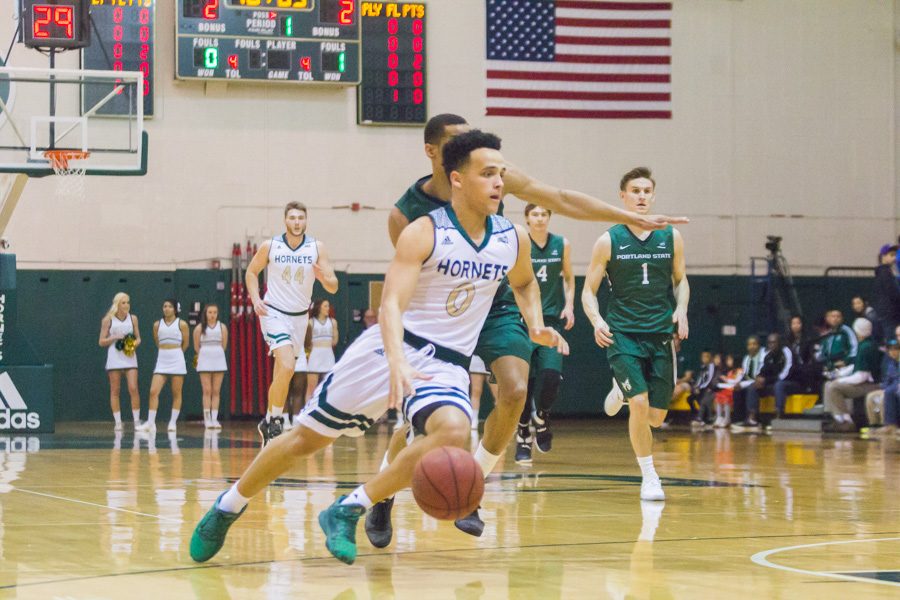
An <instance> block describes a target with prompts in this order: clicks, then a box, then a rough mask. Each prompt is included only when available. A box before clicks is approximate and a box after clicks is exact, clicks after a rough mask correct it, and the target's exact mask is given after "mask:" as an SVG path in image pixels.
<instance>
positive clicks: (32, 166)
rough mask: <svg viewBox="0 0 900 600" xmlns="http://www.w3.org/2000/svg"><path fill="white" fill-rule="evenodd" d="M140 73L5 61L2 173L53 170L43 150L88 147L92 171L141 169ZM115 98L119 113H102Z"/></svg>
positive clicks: (0, 112) (0, 94)
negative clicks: (11, 64)
mask: <svg viewBox="0 0 900 600" xmlns="http://www.w3.org/2000/svg"><path fill="white" fill-rule="evenodd" d="M143 77H144V76H143V74H142V73H141V72H139V71H92V70H81V69H40V68H22V67H0V173H22V174H25V175H28V176H29V177H44V176H46V175H52V174H53V173H54V171H53V168H52V166H51V164H50V161H49V160H48V158H47V156H46V155H45V152H47V151H48V150H62V149H69V150H77V151H84V152H88V153H89V156H88V157H87V158H85V159H84V160H83V161H81V166H82V167H83V168H84V169H85V171H86V174H87V175H120V176H129V175H131V176H134V175H144V174H145V173H146V172H147V133H146V132H145V131H144V115H143V107H144V103H143V91H144V81H143ZM110 105H116V106H117V107H118V109H119V110H117V112H118V113H119V114H120V116H116V117H109V116H101V115H100V114H99V113H100V112H101V111H102V109H103V108H104V107H108V106H110Z"/></svg>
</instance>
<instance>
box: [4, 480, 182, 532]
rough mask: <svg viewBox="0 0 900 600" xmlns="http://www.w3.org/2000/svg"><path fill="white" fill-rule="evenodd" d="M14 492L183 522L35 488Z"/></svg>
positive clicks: (161, 519) (178, 520)
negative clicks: (44, 491) (36, 490)
mask: <svg viewBox="0 0 900 600" xmlns="http://www.w3.org/2000/svg"><path fill="white" fill-rule="evenodd" d="M13 491H14V492H22V493H23V494H33V495H35V496H43V497H45V498H52V499H54V500H64V501H66V502H74V503H75V504H86V505H87V506H96V507H97V508H105V509H107V510H114V511H116V512H123V513H128V514H130V515H139V516H141V517H150V518H152V519H158V520H160V521H168V522H169V523H183V522H184V521H183V520H182V519H171V518H169V517H163V516H161V515H152V514H150V513H142V512H138V511H136V510H128V509H127V508H117V507H115V506H110V505H108V504H97V503H96V502H88V501H87V500H77V499H75V498H66V497H65V496H54V495H53V494H45V493H43V492H35V491H33V490H25V489H22V488H13Z"/></svg>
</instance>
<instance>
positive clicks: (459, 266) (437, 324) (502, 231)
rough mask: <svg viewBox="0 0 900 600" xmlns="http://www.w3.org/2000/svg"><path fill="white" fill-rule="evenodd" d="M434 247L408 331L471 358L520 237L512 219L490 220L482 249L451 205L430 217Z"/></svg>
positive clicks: (408, 314)
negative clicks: (473, 239)
mask: <svg viewBox="0 0 900 600" xmlns="http://www.w3.org/2000/svg"><path fill="white" fill-rule="evenodd" d="M428 216H429V217H430V218H431V221H432V223H434V248H433V249H432V252H431V256H429V257H428V258H427V259H426V260H425V263H424V264H423V265H422V272H421V274H420V275H419V282H418V285H417V286H416V290H415V292H414V293H413V297H412V299H411V300H410V303H409V308H407V309H406V312H405V313H403V327H404V328H405V329H406V330H407V331H409V332H411V333H414V334H416V335H418V336H420V337H423V338H425V339H427V340H428V341H430V342H434V343H435V344H439V345H441V346H444V347H445V348H449V349H451V350H455V351H457V352H460V353H462V354H465V355H468V356H470V355H471V354H472V353H473V352H474V351H475V344H476V342H477V341H478V334H479V333H480V332H481V328H482V326H483V325H484V321H485V319H486V318H487V314H488V311H489V310H490V308H491V302H492V301H493V299H494V294H495V292H496V291H497V288H498V287H499V286H500V282H501V281H502V280H503V278H504V277H505V276H506V274H507V273H508V272H509V270H510V269H511V268H512V267H513V265H514V264H515V263H516V257H517V255H518V253H519V238H518V236H517V235H516V230H515V227H514V226H513V224H512V223H511V222H510V221H509V220H508V219H506V218H504V217H501V216H499V215H493V216H491V217H489V218H488V226H487V229H486V230H485V236H484V240H483V241H482V242H481V243H480V244H478V245H477V246H476V244H474V243H473V242H472V241H471V240H470V239H469V236H468V234H466V232H465V231H464V230H463V228H462V227H461V226H460V224H459V221H458V220H457V218H456V214H455V213H454V212H453V209H452V208H451V207H449V206H446V207H443V208H439V209H437V210H434V211H432V212H431V213H429V215H428Z"/></svg>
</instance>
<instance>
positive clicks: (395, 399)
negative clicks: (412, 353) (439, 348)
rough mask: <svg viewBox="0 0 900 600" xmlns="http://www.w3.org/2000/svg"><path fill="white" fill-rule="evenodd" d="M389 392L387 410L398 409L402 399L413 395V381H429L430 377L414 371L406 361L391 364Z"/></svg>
mask: <svg viewBox="0 0 900 600" xmlns="http://www.w3.org/2000/svg"><path fill="white" fill-rule="evenodd" d="M390 369H391V391H390V395H389V396H388V408H399V407H400V406H401V405H402V404H403V399H404V398H406V397H407V396H412V395H413V394H414V393H415V389H414V388H413V380H415V379H418V380H421V381H429V380H430V379H431V375H426V374H424V373H420V372H419V371H417V370H415V369H414V368H413V367H412V365H410V364H409V363H408V362H407V361H405V360H404V361H403V362H401V363H397V364H391V366H390Z"/></svg>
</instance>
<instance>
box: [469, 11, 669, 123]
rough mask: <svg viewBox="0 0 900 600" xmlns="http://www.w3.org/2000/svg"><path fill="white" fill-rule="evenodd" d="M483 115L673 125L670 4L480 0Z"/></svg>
mask: <svg viewBox="0 0 900 600" xmlns="http://www.w3.org/2000/svg"><path fill="white" fill-rule="evenodd" d="M486 2H487V114H488V115H490V116H503V117H559V118H570V119H671V118H672V64H671V63H672V39H671V24H672V3H671V2H641V1H626V2H602V1H595V0H486Z"/></svg>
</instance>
